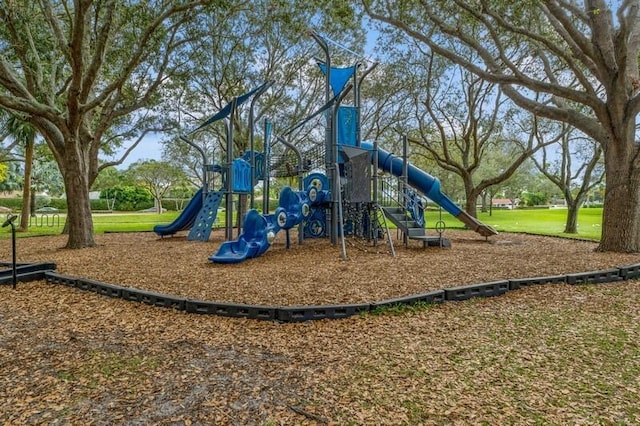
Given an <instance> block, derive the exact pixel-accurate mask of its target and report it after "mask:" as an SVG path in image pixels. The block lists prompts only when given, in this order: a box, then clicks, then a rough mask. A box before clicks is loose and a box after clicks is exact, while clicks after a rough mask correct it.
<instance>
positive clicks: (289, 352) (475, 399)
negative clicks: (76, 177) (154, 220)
mask: <svg viewBox="0 0 640 426" xmlns="http://www.w3.org/2000/svg"><path fill="white" fill-rule="evenodd" d="M447 235H448V237H449V238H450V239H451V240H452V243H453V247H452V248H451V249H450V250H440V249H431V248H430V249H426V250H424V249H422V248H421V247H420V246H418V245H415V246H413V245H410V246H409V247H408V248H403V247H401V245H400V244H398V245H397V247H396V248H397V256H396V257H395V258H392V257H391V256H389V255H388V254H387V253H383V252H382V253H375V251H376V250H374V249H373V248H371V247H365V246H363V245H362V244H359V245H358V244H357V243H356V242H353V241H352V242H349V244H348V246H347V251H348V256H349V259H348V260H347V261H344V262H343V261H341V260H340V250H339V246H338V247H334V246H331V245H330V244H329V243H328V242H327V241H324V240H313V241H312V240H309V241H305V243H304V245H303V246H298V245H297V244H294V245H293V247H292V248H291V249H290V250H286V249H285V248H284V242H283V239H282V237H281V236H279V237H278V240H277V241H276V244H275V246H274V247H273V248H272V249H270V250H269V251H268V252H267V253H266V254H265V255H264V256H262V257H261V258H258V259H254V260H250V261H247V262H245V263H243V264H240V265H214V264H211V263H209V262H208V260H207V257H208V256H210V255H211V254H212V253H214V252H215V250H216V248H217V246H218V245H219V243H220V242H221V241H222V237H221V235H219V234H216V235H214V237H213V239H212V241H211V242H209V243H195V242H188V241H186V240H185V239H184V238H183V237H176V238H167V239H162V240H160V239H158V238H157V237H156V236H155V235H154V234H147V233H139V234H109V235H98V236H97V242H98V246H97V247H95V248H91V249H86V250H79V251H78V250H64V249H60V248H59V247H61V246H62V245H63V244H64V242H65V239H64V237H46V238H30V239H20V240H18V257H19V260H20V261H45V260H46V261H53V262H56V263H57V265H58V271H59V272H60V273H64V274H69V275H78V276H82V277H86V278H93V279H97V280H101V281H105V282H109V283H114V284H123V285H130V286H134V287H138V288H142V289H149V290H154V291H159V292H164V293H169V294H176V295H183V296H188V297H193V298H201V299H209V300H218V301H232V302H238V303H256V304H283V305H286V304H291V305H294V304H318V303H355V302H360V301H373V300H379V299H384V298H390V297H396V296H401V295H406V294H411V293H417V292H423V291H426V290H430V289H438V288H443V287H448V286H457V285H460V284H465V283H477V282H484V281H492V280H495V279H500V278H516V277H533V276H546V275H555V274H567V273H574V272H583V271H589V270H598V269H606V268H609V267H613V266H619V265H627V264H633V263H638V262H639V261H640V259H639V258H638V256H637V255H616V254H611V253H596V252H594V251H593V249H594V248H595V244H594V243H589V242H576V241H569V240H563V239H556V238H548V237H536V236H528V235H515V234H502V235H499V236H498V237H495V238H492V241H493V243H487V242H485V241H484V239H481V238H478V237H476V236H475V235H474V234H471V233H468V232H464V231H459V232H456V231H451V232H448V233H447ZM0 250H2V252H3V253H5V256H4V259H3V260H8V257H9V255H10V242H9V241H7V240H3V241H0ZM365 250H366V251H365ZM381 251H383V250H382V249H381ZM638 306H640V283H639V282H638V281H624V282H619V283H613V284H604V285H589V286H569V285H544V286H533V287H530V288H526V289H522V290H518V291H512V292H508V293H507V294H506V295H504V296H501V297H497V298H491V299H474V300H470V301H466V302H459V303H445V304H441V305H434V306H431V307H421V308H419V309H411V308H406V309H404V310H400V311H393V310H392V311H389V312H387V313H383V314H381V315H373V314H368V315H363V316H355V317H351V318H348V319H345V320H339V321H314V322H309V323H296V324H278V323H275V322H264V321H251V320H244V319H233V318H222V317H216V316H208V315H193V314H187V313H185V312H178V311H173V310H170V309H159V308H154V307H151V306H147V305H144V304H137V303H130V302H126V301H124V300H121V299H109V298H106V297H102V296H99V295H96V294H92V293H88V292H82V291H79V290H77V289H73V288H68V287H64V286H59V285H52V284H48V283H46V282H44V281H40V282H32V283H21V284H19V285H18V288H17V289H16V290H13V289H11V287H10V286H3V287H0V424H3V425H22V424H53V425H66V424H73V425H75V424H78V425H80V424H82V425H86V424H96V425H107V424H109V425H111V424H130V425H138V424H170V425H210V424H221V425H295V424H302V425H306V424H311V425H316V424H317V425H322V424H327V425H344V424H354V425H368V424H389V425H397V424H407V425H423V424H424V425H431V424H454V425H456V424H460V425H466V424H483V423H484V424H640V408H638V403H637V401H638V398H640V379H639V377H640V343H639V342H640V309H638Z"/></svg>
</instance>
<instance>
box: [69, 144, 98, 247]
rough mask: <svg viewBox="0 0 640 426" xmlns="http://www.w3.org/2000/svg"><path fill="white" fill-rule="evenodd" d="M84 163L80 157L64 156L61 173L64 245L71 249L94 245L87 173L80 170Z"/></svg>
mask: <svg viewBox="0 0 640 426" xmlns="http://www.w3.org/2000/svg"><path fill="white" fill-rule="evenodd" d="M72 152H76V151H72ZM70 154H71V153H69V154H68V155H70ZM77 154H78V155H82V153H81V152H77ZM85 164H86V162H85V161H82V159H78V158H66V164H65V170H64V174H63V175H64V186H65V191H66V193H67V222H66V224H65V228H66V229H67V230H68V233H69V239H68V241H67V246H66V247H67V248H72V249H79V248H85V247H93V246H95V241H94V239H93V219H92V217H91V203H90V201H89V182H88V173H87V171H86V170H81V167H82V166H83V165H85Z"/></svg>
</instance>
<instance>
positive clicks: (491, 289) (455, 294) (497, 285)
mask: <svg viewBox="0 0 640 426" xmlns="http://www.w3.org/2000/svg"><path fill="white" fill-rule="evenodd" d="M507 291H509V281H507V280H502V281H492V282H488V283H481V284H471V285H465V286H461V287H450V288H445V289H444V299H445V300H448V301H462V300H467V299H471V298H474V297H495V296H499V295H501V294H504V293H506V292H507Z"/></svg>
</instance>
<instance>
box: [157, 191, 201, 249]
mask: <svg viewBox="0 0 640 426" xmlns="http://www.w3.org/2000/svg"><path fill="white" fill-rule="evenodd" d="M201 208H202V188H200V189H199V190H198V192H196V195H194V196H193V198H192V199H191V200H190V201H189V203H188V204H187V207H185V208H184V210H182V212H181V213H180V215H179V216H178V217H177V218H176V219H175V220H174V221H173V222H171V223H169V224H167V225H156V226H154V227H153V232H155V233H156V234H158V235H159V236H160V237H164V236H167V235H173V234H175V233H176V232H179V231H185V230H187V229H191V227H192V226H193V224H194V223H195V221H196V217H197V216H198V212H200V209H201Z"/></svg>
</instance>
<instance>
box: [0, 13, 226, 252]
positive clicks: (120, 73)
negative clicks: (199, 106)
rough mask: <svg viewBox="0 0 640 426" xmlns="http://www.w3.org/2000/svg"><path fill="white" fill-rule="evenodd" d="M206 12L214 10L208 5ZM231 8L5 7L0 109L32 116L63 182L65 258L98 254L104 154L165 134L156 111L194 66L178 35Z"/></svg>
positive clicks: (183, 39) (1, 32)
mask: <svg viewBox="0 0 640 426" xmlns="http://www.w3.org/2000/svg"><path fill="white" fill-rule="evenodd" d="M208 3H210V4H209V5H207V4H208ZM232 3H233V2H210V1H206V0H192V1H187V0H175V1H164V0H152V1H144V2H123V1H119V0H106V1H91V0H77V1H75V2H74V3H73V5H70V4H69V3H68V2H67V1H62V0H41V1H38V2H22V1H18V0H7V1H5V2H3V3H1V4H0V20H1V21H2V25H0V106H1V107H4V108H7V109H10V110H13V111H19V112H21V113H24V114H26V115H28V117H29V119H28V121H29V123H30V124H32V125H33V126H34V127H35V128H36V129H38V131H39V132H40V133H41V134H42V135H43V137H44V138H45V140H46V142H47V144H48V145H49V147H50V148H51V151H52V152H53V155H54V157H55V159H56V162H57V163H58V165H59V167H60V171H61V173H62V176H63V178H64V184H65V192H66V195H67V202H68V216H67V226H68V233H69V237H68V241H67V247H69V248H82V247H88V246H93V245H94V244H95V243H94V239H93V222H92V219H91V209H90V204H89V188H90V187H91V184H92V183H93V181H94V180H95V178H96V176H97V175H98V173H99V172H100V170H101V169H102V168H105V167H108V166H109V165H113V164H118V163H119V162H121V161H122V160H123V158H121V159H120V160H116V161H112V162H107V163H102V164H101V163H100V161H99V154H100V153H101V152H112V151H113V149H114V147H115V146H118V145H121V144H122V143H124V141H125V140H133V142H132V143H131V146H129V148H128V150H126V151H125V154H124V156H126V155H127V154H128V152H130V150H131V149H133V147H134V146H135V145H136V144H137V143H138V142H139V141H140V140H141V139H142V137H144V135H145V134H147V133H149V132H153V131H158V130H163V129H165V125H164V124H163V122H162V114H160V113H161V111H158V110H154V106H157V105H158V103H159V99H160V98H161V95H162V90H163V87H164V85H165V84H167V82H169V81H170V80H171V78H172V77H174V76H175V78H178V77H179V74H178V71H179V69H180V67H181V66H182V65H183V64H184V63H185V62H188V55H189V53H190V52H189V51H188V50H186V49H184V47H185V44H186V42H187V41H188V39H187V35H186V34H185V33H184V32H183V31H182V29H183V28H184V25H185V23H186V22H188V21H190V20H191V19H193V17H194V16H196V15H197V14H199V13H203V12H204V11H207V12H209V13H216V10H218V8H226V7H233V4H232Z"/></svg>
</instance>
